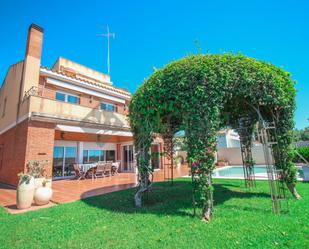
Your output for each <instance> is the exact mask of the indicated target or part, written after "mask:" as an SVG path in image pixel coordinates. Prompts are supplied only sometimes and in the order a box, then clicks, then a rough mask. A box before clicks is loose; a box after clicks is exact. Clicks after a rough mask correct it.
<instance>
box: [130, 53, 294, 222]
mask: <svg viewBox="0 0 309 249" xmlns="http://www.w3.org/2000/svg"><path fill="white" fill-rule="evenodd" d="M295 92H296V91H295V88H294V82H293V81H292V80H291V78H290V74H289V73H288V72H286V71H284V70H282V69H281V68H278V67H275V66H274V65H272V64H269V63H265V62H261V61H258V60H256V59H253V58H248V57H245V56H243V55H239V54H237V55H235V54H223V55H210V54H208V55H194V56H189V57H185V58H183V59H180V60H178V61H175V62H172V63H170V64H168V65H166V66H165V67H163V68H162V69H160V70H156V71H155V72H154V73H153V74H152V75H151V76H150V77H149V78H148V79H146V80H145V82H144V83H143V85H142V86H141V87H140V88H139V89H138V90H137V92H136V93H135V94H134V96H133V97H132V100H131V103H130V114H129V118H130V124H131V128H132V131H133V133H134V143H135V149H136V155H137V166H138V173H139V189H138V191H137V193H136V195H135V205H136V206H141V205H142V194H143V193H144V192H145V191H147V190H148V188H149V185H150V184H151V180H150V174H151V171H152V169H151V165H150V156H151V155H150V153H149V151H150V145H151V143H152V141H153V139H154V137H156V136H161V137H163V139H164V140H165V141H168V138H170V137H171V136H172V135H173V134H175V133H176V132H178V131H180V130H182V131H184V132H185V136H186V139H185V141H186V143H187V148H188V151H187V152H188V162H189V164H190V166H191V172H192V174H193V176H194V177H193V178H192V179H193V187H194V190H195V191H194V195H195V201H196V202H197V203H200V204H201V206H202V210H203V219H205V220H210V218H211V215H212V213H213V188H212V179H211V174H212V171H213V169H214V162H215V151H216V144H217V139H216V137H217V132H218V131H219V130H220V129H221V128H222V127H226V126H230V127H232V128H237V127H238V126H239V120H240V119H242V118H247V117H250V119H246V120H247V125H248V120H249V121H250V123H249V126H251V127H252V129H250V130H251V132H253V131H254V126H255V125H256V122H257V121H258V119H259V115H260V116H262V117H263V120H266V121H269V122H270V121H271V122H274V123H275V126H276V134H277V144H276V146H275V147H274V150H275V153H274V159H275V166H276V168H277V169H281V170H282V172H283V178H284V181H285V183H286V185H287V186H288V188H289V190H290V191H291V192H292V194H293V195H294V196H295V197H299V195H298V194H297V191H296V189H295V183H296V168H295V165H294V164H293V163H292V160H291V159H292V158H291V157H292V153H291V150H292V148H291V139H292V129H293V125H294V122H293V116H294V110H295ZM257 110H258V113H257ZM258 114H259V115H258Z"/></svg>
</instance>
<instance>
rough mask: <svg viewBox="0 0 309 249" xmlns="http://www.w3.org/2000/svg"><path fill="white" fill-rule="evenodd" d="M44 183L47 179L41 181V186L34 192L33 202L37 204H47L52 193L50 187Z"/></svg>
mask: <svg viewBox="0 0 309 249" xmlns="http://www.w3.org/2000/svg"><path fill="white" fill-rule="evenodd" d="M46 183H47V181H43V183H42V186H41V187H38V188H37V189H36V190H35V192H34V202H35V204H36V205H38V206H41V205H46V204H48V203H49V201H50V199H51V197H52V195H53V191H52V189H51V188H50V187H49V186H47V185H46Z"/></svg>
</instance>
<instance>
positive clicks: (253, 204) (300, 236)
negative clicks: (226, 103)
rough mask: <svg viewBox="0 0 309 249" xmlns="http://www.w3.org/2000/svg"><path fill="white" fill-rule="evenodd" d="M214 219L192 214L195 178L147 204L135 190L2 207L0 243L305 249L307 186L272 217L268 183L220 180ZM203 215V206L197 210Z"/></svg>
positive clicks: (160, 186)
mask: <svg viewBox="0 0 309 249" xmlns="http://www.w3.org/2000/svg"><path fill="white" fill-rule="evenodd" d="M213 187H214V191H215V193H216V194H215V195H214V206H215V213H214V217H213V220H212V221H211V222H210V223H208V224H205V223H204V222H201V220H200V218H199V217H197V216H195V217H193V216H192V213H193V207H192V202H191V194H192V187H191V180H190V179H189V178H179V179H177V180H175V182H174V186H173V187H171V186H170V183H168V182H163V183H155V184H154V185H153V190H152V191H151V192H150V193H149V195H148V197H146V198H145V203H144V206H143V207H142V208H135V207H134V205H133V203H132V199H133V197H134V194H135V191H136V190H135V189H128V190H124V191H119V192H114V193H110V194H107V195H102V196H96V197H92V198H88V199H85V200H81V201H77V202H73V203H69V204H62V205H57V206H54V207H51V208H47V209H41V210H39V211H35V212H27V213H24V214H19V215H11V214H8V213H6V212H5V210H4V209H3V208H1V209H0V234H1V235H0V248H103V247H104V248H163V247H164V248H188V246H190V247H191V248H308V247H309V226H308V223H309V216H308V213H309V205H308V203H309V184H308V183H298V185H297V189H298V191H299V193H300V194H301V195H302V197H303V198H302V200H298V201H297V200H295V199H294V198H291V196H290V199H289V201H288V204H289V211H288V212H283V213H281V214H280V215H274V214H273V213H272V210H271V200H270V196H269V190H268V183H267V181H257V187H256V188H255V189H254V190H247V189H246V188H245V186H244V182H243V181H241V180H215V181H214V184H213ZM198 212H201V210H198Z"/></svg>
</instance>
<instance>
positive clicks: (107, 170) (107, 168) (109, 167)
mask: <svg viewBox="0 0 309 249" xmlns="http://www.w3.org/2000/svg"><path fill="white" fill-rule="evenodd" d="M112 167H113V165H112V163H106V164H105V168H104V174H105V175H109V176H111V175H112Z"/></svg>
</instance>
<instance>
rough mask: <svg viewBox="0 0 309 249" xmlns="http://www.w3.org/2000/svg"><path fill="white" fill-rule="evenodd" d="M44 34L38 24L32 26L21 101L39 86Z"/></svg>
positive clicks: (28, 41)
mask: <svg viewBox="0 0 309 249" xmlns="http://www.w3.org/2000/svg"><path fill="white" fill-rule="evenodd" d="M43 32H44V30H43V28H41V27H40V26H38V25H36V24H31V25H30V27H29V30H28V38H27V45H26V54H25V59H24V71H23V81H22V88H21V90H22V92H21V99H23V97H24V95H25V93H26V92H27V91H29V90H30V89H31V88H32V87H38V86H39V77H40V67H41V54H42V44H43Z"/></svg>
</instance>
